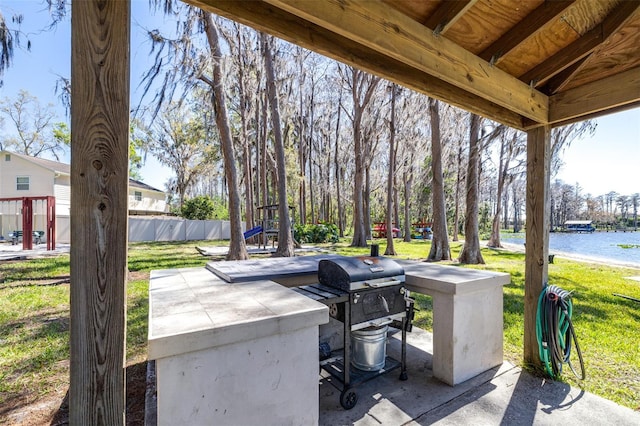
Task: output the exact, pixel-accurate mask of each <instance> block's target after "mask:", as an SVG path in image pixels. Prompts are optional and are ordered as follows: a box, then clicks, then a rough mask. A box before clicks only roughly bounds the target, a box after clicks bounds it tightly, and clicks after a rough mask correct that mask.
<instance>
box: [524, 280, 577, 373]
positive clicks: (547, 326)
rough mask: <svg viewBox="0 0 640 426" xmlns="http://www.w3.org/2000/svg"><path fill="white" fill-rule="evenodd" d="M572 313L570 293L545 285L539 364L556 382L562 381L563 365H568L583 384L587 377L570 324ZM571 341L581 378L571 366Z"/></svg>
mask: <svg viewBox="0 0 640 426" xmlns="http://www.w3.org/2000/svg"><path fill="white" fill-rule="evenodd" d="M572 311H573V304H572V303H571V294H570V293H569V292H568V291H566V290H563V289H561V288H560V287H557V286H555V285H545V287H544V288H543V289H542V293H540V297H539V298H538V312H537V315H536V336H537V338H538V348H539V351H540V360H541V361H542V363H543V364H544V366H545V370H546V371H547V374H549V376H550V377H551V378H553V379H557V378H558V377H560V374H561V373H562V364H565V363H566V364H569V368H571V371H572V372H573V374H574V375H575V376H576V377H577V378H578V379H579V380H584V379H585V377H586V373H585V369H584V361H583V360H582V352H581V351H580V346H578V339H577V337H576V333H575V330H574V329H573V323H572V322H571V313H572ZM571 340H573V342H574V344H575V346H576V352H577V353H578V359H579V360H580V372H581V374H580V375H578V373H577V372H576V370H575V369H574V368H573V365H572V364H571Z"/></svg>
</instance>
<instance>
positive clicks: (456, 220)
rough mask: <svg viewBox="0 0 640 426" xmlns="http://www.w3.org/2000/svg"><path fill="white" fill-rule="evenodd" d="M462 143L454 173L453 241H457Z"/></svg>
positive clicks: (459, 146) (459, 147)
mask: <svg viewBox="0 0 640 426" xmlns="http://www.w3.org/2000/svg"><path fill="white" fill-rule="evenodd" d="M461 169H462V143H459V145H458V166H457V171H456V175H457V176H456V193H455V212H454V216H453V241H458V230H459V228H460V181H461V180H462V172H461Z"/></svg>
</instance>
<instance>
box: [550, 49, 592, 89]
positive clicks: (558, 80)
mask: <svg viewBox="0 0 640 426" xmlns="http://www.w3.org/2000/svg"><path fill="white" fill-rule="evenodd" d="M588 58H589V57H588V56H585V57H584V58H582V59H580V60H578V61H577V62H575V63H573V64H572V65H570V66H569V67H567V68H565V69H564V70H562V71H561V72H559V73H558V74H556V75H554V76H553V77H551V78H550V79H549V80H547V84H545V85H544V87H543V88H542V91H543V92H544V93H546V94H547V95H553V94H555V93H556V92H558V91H559V90H562V88H563V87H564V86H565V85H566V84H567V83H568V82H569V81H571V79H572V78H573V76H575V75H576V74H577V73H578V71H580V69H581V68H582V64H584V62H585V61H586V60H587V59H588Z"/></svg>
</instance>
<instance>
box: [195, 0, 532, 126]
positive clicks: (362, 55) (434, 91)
mask: <svg viewBox="0 0 640 426" xmlns="http://www.w3.org/2000/svg"><path fill="white" fill-rule="evenodd" d="M186 2H187V3H189V4H192V5H194V6H197V7H200V8H202V9H204V10H208V11H210V12H213V13H216V14H218V15H220V16H224V17H227V18H229V19H233V20H235V21H237V22H240V23H242V24H245V25H248V26H251V27H253V28H255V29H257V30H260V31H264V32H266V33H269V34H271V35H274V36H276V37H279V38H281V39H283V40H287V41H289V42H291V43H295V44H297V45H299V46H302V47H305V48H307V49H309V50H313V51H315V52H318V53H320V54H322V55H325V56H328V57H330V58H333V59H336V60H338V61H340V62H343V63H346V64H348V65H352V66H355V67H357V68H360V69H363V70H365V71H367V72H371V73H373V74H376V75H379V76H381V77H383V78H386V79H388V80H390V81H393V82H395V83H398V84H399V85H402V86H404V87H407V88H410V89H412V90H415V91H417V92H420V93H424V94H426V95H428V96H431V97H433V98H436V99H439V100H442V101H444V102H447V103H449V104H451V105H455V106H457V107H460V108H463V109H466V110H467V111H471V112H473V113H475V114H478V115H481V116H483V117H487V118H490V119H492V120H494V121H497V122H500V123H503V124H506V125H508V126H510V127H514V128H516V129H522V122H523V118H522V116H520V115H518V114H516V113H514V112H512V111H510V110H508V109H506V108H504V107H502V106H500V105H497V104H495V103H492V102H490V101H487V100H485V99H483V98H481V97H479V96H477V95H474V94H472V93H469V92H466V91H464V90H462V89H460V88H458V87H456V86H454V85H452V84H449V83H447V82H445V81H442V80H439V79H437V78H434V77H431V76H429V75H428V74H426V73H424V72H421V71H419V70H417V69H415V68H413V67H410V66H408V65H406V64H404V63H402V62H400V61H397V60H395V59H390V58H388V57H385V56H384V55H382V54H380V53H378V52H375V51H374V50H372V49H370V48H367V47H365V46H362V45H360V44H358V43H356V42H354V41H352V40H349V39H346V38H344V37H342V36H340V35H338V34H336V33H333V32H331V31H328V30H326V29H324V28H322V27H319V26H317V25H315V24H312V23H309V22H304V21H301V20H300V19H299V18H298V17H297V16H295V15H292V14H290V13H288V12H286V11H283V10H281V9H278V8H275V7H272V6H270V5H268V4H266V3H265V2H262V1H237V0H226V1H224V0H222V1H220V0H216V1H211V0H186Z"/></svg>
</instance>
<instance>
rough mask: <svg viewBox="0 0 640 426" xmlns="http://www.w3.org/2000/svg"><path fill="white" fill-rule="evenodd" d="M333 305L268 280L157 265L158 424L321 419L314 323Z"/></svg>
mask: <svg viewBox="0 0 640 426" xmlns="http://www.w3.org/2000/svg"><path fill="white" fill-rule="evenodd" d="M328 320H329V314H328V308H327V307H326V306H324V305H322V304H320V303H317V302H315V301H313V300H310V299H309V298H306V297H304V296H301V295H299V294H297V293H295V292H294V291H293V290H290V289H287V288H285V287H283V286H281V285H279V284H276V283H274V282H271V281H255V282H251V283H241V284H227V283H224V282H223V281H221V280H220V279H218V278H216V277H215V276H214V275H213V274H211V273H210V272H208V271H207V270H205V269H203V268H193V269H180V270H178V269H176V270H166V271H153V272H152V274H151V279H150V286H149V359H154V360H155V361H156V389H157V419H158V425H172V426H173V425H205V424H211V425H251V424H255V425H258V424H259V425H314V424H317V423H318V415H319V389H318V362H319V354H318V326H319V324H322V323H326V322H327V321H328Z"/></svg>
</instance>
